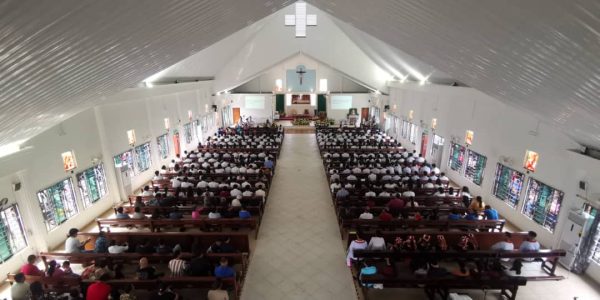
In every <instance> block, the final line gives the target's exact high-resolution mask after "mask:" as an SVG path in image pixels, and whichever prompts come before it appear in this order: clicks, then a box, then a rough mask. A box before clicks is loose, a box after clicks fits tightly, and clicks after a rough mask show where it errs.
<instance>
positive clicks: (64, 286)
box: [6, 273, 81, 294]
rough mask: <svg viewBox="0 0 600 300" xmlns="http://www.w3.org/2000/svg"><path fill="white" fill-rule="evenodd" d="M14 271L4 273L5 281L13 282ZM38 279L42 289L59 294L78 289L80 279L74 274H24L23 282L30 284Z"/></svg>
mask: <svg viewBox="0 0 600 300" xmlns="http://www.w3.org/2000/svg"><path fill="white" fill-rule="evenodd" d="M15 275H16V274H14V273H8V274H7V275H6V282H8V283H9V284H10V285H12V284H13V283H14V282H15ZM36 281H39V282H40V283H41V284H42V287H43V288H44V291H54V292H57V293H59V294H63V293H68V292H70V291H71V290H73V289H77V290H80V285H81V279H80V278H79V277H74V276H63V277H58V278H57V277H42V276H29V275H25V282H27V283H29V284H31V283H33V282H36Z"/></svg>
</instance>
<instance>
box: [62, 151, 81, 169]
mask: <svg viewBox="0 0 600 300" xmlns="http://www.w3.org/2000/svg"><path fill="white" fill-rule="evenodd" d="M61 156H62V161H63V168H64V169H65V172H68V171H71V170H73V169H75V168H77V162H76V161H75V154H74V153H73V151H66V152H63V153H62V154H61Z"/></svg>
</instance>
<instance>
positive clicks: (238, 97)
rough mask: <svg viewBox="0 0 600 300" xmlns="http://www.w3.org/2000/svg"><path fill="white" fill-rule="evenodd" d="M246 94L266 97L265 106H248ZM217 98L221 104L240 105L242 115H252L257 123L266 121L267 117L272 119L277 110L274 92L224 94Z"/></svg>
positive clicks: (234, 106) (233, 106)
mask: <svg viewBox="0 0 600 300" xmlns="http://www.w3.org/2000/svg"><path fill="white" fill-rule="evenodd" d="M273 82H275V81H273ZM246 96H263V97H264V98H265V108H264V109H248V108H246V100H245V99H246ZM216 99H217V103H219V104H220V105H223V103H225V104H230V105H231V107H232V108H236V107H239V108H240V115H241V116H244V117H248V116H252V119H253V120H254V122H255V123H264V122H266V121H267V119H269V120H270V121H272V118H273V112H274V111H275V95H273V94H223V95H220V96H216Z"/></svg>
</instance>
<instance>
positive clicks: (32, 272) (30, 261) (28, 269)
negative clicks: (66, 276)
mask: <svg viewBox="0 0 600 300" xmlns="http://www.w3.org/2000/svg"><path fill="white" fill-rule="evenodd" d="M35 259H36V257H35V255H33V254H32V255H29V256H27V264H25V265H23V266H22V267H21V273H23V274H25V275H29V276H44V272H42V271H40V269H38V267H36V265H35Z"/></svg>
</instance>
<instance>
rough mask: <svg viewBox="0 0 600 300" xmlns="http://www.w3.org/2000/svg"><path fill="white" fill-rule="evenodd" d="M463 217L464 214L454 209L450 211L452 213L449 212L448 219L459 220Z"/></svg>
mask: <svg viewBox="0 0 600 300" xmlns="http://www.w3.org/2000/svg"><path fill="white" fill-rule="evenodd" d="M460 219H462V215H461V214H459V213H458V210H456V209H452V211H450V214H448V220H450V221H458V220H460Z"/></svg>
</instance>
